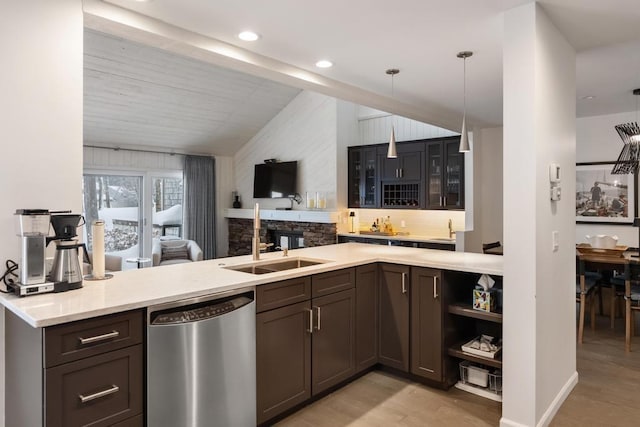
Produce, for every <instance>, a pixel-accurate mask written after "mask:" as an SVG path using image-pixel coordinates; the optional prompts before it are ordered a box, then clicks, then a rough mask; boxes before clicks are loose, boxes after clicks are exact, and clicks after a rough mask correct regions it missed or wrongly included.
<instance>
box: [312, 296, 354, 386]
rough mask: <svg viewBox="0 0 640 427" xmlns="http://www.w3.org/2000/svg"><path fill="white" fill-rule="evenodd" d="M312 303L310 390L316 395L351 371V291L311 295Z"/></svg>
mask: <svg viewBox="0 0 640 427" xmlns="http://www.w3.org/2000/svg"><path fill="white" fill-rule="evenodd" d="M312 306H313V310H314V312H315V317H314V320H315V324H314V326H313V334H312V337H311V340H312V347H311V348H312V350H311V354H312V356H311V361H312V363H311V373H312V374H311V390H312V394H313V395H316V394H318V393H321V392H323V391H324V390H326V389H328V388H329V387H331V386H334V385H336V384H338V383H340V382H341V381H344V380H346V379H348V378H349V377H351V376H352V375H353V374H354V373H355V339H356V337H355V331H356V329H355V292H354V290H353V289H349V290H346V291H342V292H337V293H334V294H330V295H326V296H323V297H319V298H314V299H313V300H312Z"/></svg>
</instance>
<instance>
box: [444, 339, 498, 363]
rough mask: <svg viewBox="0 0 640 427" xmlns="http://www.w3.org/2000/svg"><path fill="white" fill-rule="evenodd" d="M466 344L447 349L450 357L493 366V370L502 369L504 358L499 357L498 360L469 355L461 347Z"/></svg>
mask: <svg viewBox="0 0 640 427" xmlns="http://www.w3.org/2000/svg"><path fill="white" fill-rule="evenodd" d="M462 344H464V342H462V343H458V345H456V346H453V347H449V348H448V349H447V353H448V354H449V356H453V357H456V358H458V359H464V360H468V361H470V362H475V363H480V364H483V365H486V366H491V367H493V368H500V369H502V356H501V355H500V356H498V358H496V359H491V358H489V357H482V356H476V355H475V354H469V353H465V352H464V351H462V348H461V347H460V346H461V345H462Z"/></svg>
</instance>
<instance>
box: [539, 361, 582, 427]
mask: <svg viewBox="0 0 640 427" xmlns="http://www.w3.org/2000/svg"><path fill="white" fill-rule="evenodd" d="M576 384H578V372H574V373H573V375H571V376H570V377H569V380H567V382H566V383H565V385H564V386H563V387H562V388H561V389H560V392H559V393H558V394H557V395H556V397H555V399H553V401H552V402H551V405H549V407H548V408H547V410H546V411H544V414H542V417H541V418H540V421H538V424H537V426H536V427H546V426H548V425H549V424H550V423H551V420H553V417H555V416H556V413H557V412H558V410H559V409H560V407H561V406H562V404H563V403H564V401H565V400H567V397H568V396H569V393H571V390H573V388H574V387H575V386H576Z"/></svg>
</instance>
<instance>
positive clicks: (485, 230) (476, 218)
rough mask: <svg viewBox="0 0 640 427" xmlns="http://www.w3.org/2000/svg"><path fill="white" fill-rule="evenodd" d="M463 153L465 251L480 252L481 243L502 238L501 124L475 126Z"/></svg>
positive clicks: (501, 239)
mask: <svg viewBox="0 0 640 427" xmlns="http://www.w3.org/2000/svg"><path fill="white" fill-rule="evenodd" d="M469 140H470V142H471V152H470V153H467V154H465V211H466V212H465V222H466V224H465V227H464V229H465V230H466V231H465V233H464V240H463V242H462V243H463V247H462V249H463V250H464V251H465V252H478V253H480V252H482V244H483V243H489V242H496V241H500V242H503V237H502V235H503V233H502V208H503V203H502V128H501V127H500V128H487V129H481V128H476V129H474V130H473V134H470V136H469Z"/></svg>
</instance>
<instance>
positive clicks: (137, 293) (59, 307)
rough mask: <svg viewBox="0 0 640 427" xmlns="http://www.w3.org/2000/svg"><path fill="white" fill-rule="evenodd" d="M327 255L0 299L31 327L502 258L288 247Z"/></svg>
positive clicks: (137, 275) (480, 269)
mask: <svg viewBox="0 0 640 427" xmlns="http://www.w3.org/2000/svg"><path fill="white" fill-rule="evenodd" d="M292 257H304V258H312V259H319V260H326V261H328V262H326V263H324V264H318V265H314V266H309V267H304V268H298V269H293V270H286V271H281V272H275V273H269V274H262V275H253V274H249V273H242V272H238V271H233V270H227V269H224V268H222V267H223V266H225V265H226V266H230V265H241V264H247V263H251V262H252V259H251V255H245V256H238V257H230V258H218V259H213V260H209V261H201V262H195V263H185V264H176V265H168V266H163V267H151V268H142V269H139V270H128V271H121V272H116V273H114V274H113V276H114V277H113V278H112V279H109V280H102V281H86V280H85V282H84V287H82V288H81V289H76V290H73V291H68V292H62V293H56V294H54V293H49V294H42V295H34V296H28V297H23V298H20V297H17V296H14V295H2V296H0V303H1V304H3V305H4V306H5V307H6V308H7V309H8V310H10V311H12V312H13V313H15V314H16V315H17V316H19V317H20V318H22V319H23V320H24V321H25V322H27V323H28V324H29V325H31V326H33V327H44V326H51V325H56V324H60V323H66V322H71V321H75V320H82V319H87V318H90V317H96V316H101V315H105V314H111V313H118V312H121V311H126V310H132V309H136V308H143V307H148V306H152V305H155V304H161V303H166V302H171V301H177V300H181V299H185V298H192V297H197V296H202V295H208V294H214V293H217V292H223V291H227V290H232V289H241V288H246V287H252V286H256V285H260V284H265V283H271V282H275V281H279V280H285V279H291V278H295V277H300V276H307V275H310V274H316V273H322V272H326V271H331V270H337V269H340V268H347V267H353V266H357V265H363V264H368V263H372V262H390V263H396V264H404V265H412V266H420V267H431V268H439V269H444V270H455V271H465V272H472V273H486V274H493V275H498V276H501V275H502V271H503V267H502V257H501V256H496V255H484V254H477V253H467V252H449V251H440V250H434V249H418V248H406V247H399V246H381V245H369V244H365V243H343V244H339V245H329V246H318V247H314V248H305V249H296V250H291V251H289V258H292ZM260 258H261V260H278V259H282V258H283V257H282V252H270V253H268V254H262V255H261V257H260Z"/></svg>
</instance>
